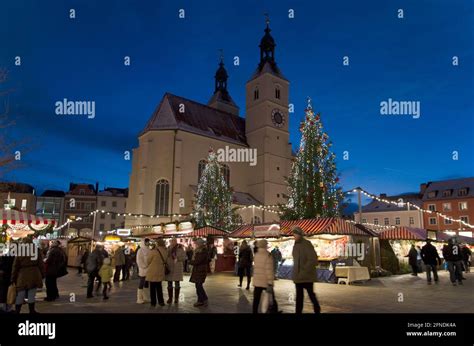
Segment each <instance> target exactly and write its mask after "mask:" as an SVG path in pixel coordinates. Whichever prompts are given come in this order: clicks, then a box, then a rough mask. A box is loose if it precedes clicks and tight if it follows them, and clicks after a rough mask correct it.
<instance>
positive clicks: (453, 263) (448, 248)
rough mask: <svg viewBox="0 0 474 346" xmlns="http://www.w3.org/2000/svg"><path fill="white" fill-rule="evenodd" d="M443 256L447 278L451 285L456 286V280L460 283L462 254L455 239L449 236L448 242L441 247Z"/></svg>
mask: <svg viewBox="0 0 474 346" xmlns="http://www.w3.org/2000/svg"><path fill="white" fill-rule="evenodd" d="M443 257H444V259H445V261H447V262H448V270H449V278H450V280H451V283H452V284H453V286H456V280H457V281H458V283H459V285H462V284H463V283H462V254H461V246H459V244H458V243H457V241H456V239H454V238H450V239H449V240H448V244H447V245H445V246H444V247H443Z"/></svg>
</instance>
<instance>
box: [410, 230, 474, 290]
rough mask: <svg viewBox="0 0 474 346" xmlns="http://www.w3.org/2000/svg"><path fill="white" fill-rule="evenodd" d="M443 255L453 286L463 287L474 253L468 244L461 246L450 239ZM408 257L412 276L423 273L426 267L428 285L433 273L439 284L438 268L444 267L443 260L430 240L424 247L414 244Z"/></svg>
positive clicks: (443, 250)
mask: <svg viewBox="0 0 474 346" xmlns="http://www.w3.org/2000/svg"><path fill="white" fill-rule="evenodd" d="M442 254H443V258H444V261H445V268H446V269H447V270H448V271H449V279H450V281H451V283H452V284H453V286H457V285H463V280H466V278H465V277H464V276H463V272H469V271H470V266H471V257H472V252H471V250H470V249H469V247H468V246H467V244H459V243H458V241H457V240H456V238H450V239H449V240H448V244H446V245H444V246H443V249H442ZM407 257H408V263H409V265H410V266H411V268H412V274H411V275H413V276H418V274H419V273H422V272H423V267H424V268H425V271H426V280H427V282H428V284H429V285H431V283H432V279H431V273H433V279H434V282H435V283H438V282H439V277H438V266H441V265H442V260H441V257H440V256H439V253H438V250H437V249H436V247H435V246H434V245H433V244H431V240H430V239H427V240H426V244H425V245H424V246H423V247H420V246H415V245H414V244H413V245H412V246H411V248H410V251H409V252H408V255H407Z"/></svg>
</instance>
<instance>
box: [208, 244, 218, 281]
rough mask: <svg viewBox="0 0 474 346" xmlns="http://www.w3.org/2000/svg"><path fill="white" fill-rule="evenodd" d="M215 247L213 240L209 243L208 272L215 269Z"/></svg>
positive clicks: (212, 272)
mask: <svg viewBox="0 0 474 346" xmlns="http://www.w3.org/2000/svg"><path fill="white" fill-rule="evenodd" d="M216 261H217V248H216V246H215V245H214V240H211V242H210V243H209V273H210V274H214V271H215V270H216Z"/></svg>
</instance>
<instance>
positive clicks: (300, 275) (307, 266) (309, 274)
mask: <svg viewBox="0 0 474 346" xmlns="http://www.w3.org/2000/svg"><path fill="white" fill-rule="evenodd" d="M292 233H293V236H294V238H295V245H294V246H293V262H294V265H293V282H294V283H295V286H296V313H297V314H301V313H302V312H303V301H304V293H303V292H304V291H303V290H306V292H307V293H308V296H309V298H310V299H311V302H312V303H313V309H314V313H316V314H318V313H320V312H321V306H320V305H319V302H318V299H317V298H316V294H315V293H314V282H316V281H317V275H316V266H317V264H318V255H317V254H316V251H315V250H314V247H313V244H311V242H310V241H309V240H307V239H305V237H304V232H303V230H302V229H301V228H300V227H294V228H293V229H292Z"/></svg>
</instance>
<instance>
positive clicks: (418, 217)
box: [354, 193, 424, 228]
mask: <svg viewBox="0 0 474 346" xmlns="http://www.w3.org/2000/svg"><path fill="white" fill-rule="evenodd" d="M380 198H383V199H386V200H389V201H396V202H400V203H407V202H409V203H411V204H414V205H417V206H418V207H420V208H421V207H422V205H423V201H422V200H421V195H420V194H416V193H413V194H401V195H397V196H387V195H386V194H381V195H380ZM354 220H355V221H356V222H361V223H369V224H374V225H380V226H407V227H417V228H423V225H424V223H423V222H424V220H423V215H422V212H421V211H420V210H418V209H416V208H414V207H410V206H409V205H408V206H398V205H394V204H387V203H384V202H379V201H377V200H375V199H374V200H372V202H370V203H369V204H367V205H365V206H363V207H362V214H359V212H356V213H354Z"/></svg>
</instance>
